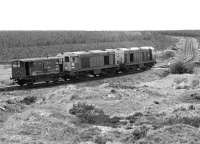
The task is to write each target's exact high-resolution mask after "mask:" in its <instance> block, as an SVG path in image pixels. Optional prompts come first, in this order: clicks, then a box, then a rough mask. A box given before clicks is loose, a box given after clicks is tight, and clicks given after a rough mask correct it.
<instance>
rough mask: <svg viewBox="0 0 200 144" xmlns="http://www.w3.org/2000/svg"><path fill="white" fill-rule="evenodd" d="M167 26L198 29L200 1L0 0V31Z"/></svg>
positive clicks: (144, 28)
mask: <svg viewBox="0 0 200 144" xmlns="http://www.w3.org/2000/svg"><path fill="white" fill-rule="evenodd" d="M166 29H171V30H173V29H200V1H199V0H1V1H0V30H166Z"/></svg>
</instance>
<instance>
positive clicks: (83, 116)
mask: <svg viewBox="0 0 200 144" xmlns="http://www.w3.org/2000/svg"><path fill="white" fill-rule="evenodd" d="M69 113H70V114H73V115H76V116H77V117H78V118H79V119H80V120H81V122H85V123H90V124H103V125H106V123H108V122H110V118H109V116H108V115H105V114H104V112H103V110H101V109H98V108H96V107H95V106H93V105H90V104H86V103H81V102H79V103H77V104H74V105H73V107H72V108H71V109H70V110H69Z"/></svg>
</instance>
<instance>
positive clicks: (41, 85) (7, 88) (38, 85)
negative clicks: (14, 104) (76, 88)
mask: <svg viewBox="0 0 200 144" xmlns="http://www.w3.org/2000/svg"><path fill="white" fill-rule="evenodd" d="M143 71H144V70H142V69H139V70H137V71H129V72H123V73H122V72H120V73H116V74H109V75H104V76H98V77H80V78H79V79H75V80H74V79H73V80H68V81H63V80H62V81H58V82H51V83H35V84H34V85H25V86H19V85H10V86H4V87H0V92H4V91H14V90H28V89H41V88H50V87H54V86H61V85H65V84H76V83H83V82H88V81H95V80H102V79H106V78H112V77H119V76H124V75H129V74H136V73H140V72H143Z"/></svg>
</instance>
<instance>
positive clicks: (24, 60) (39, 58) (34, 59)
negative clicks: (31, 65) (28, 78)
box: [11, 57, 58, 62]
mask: <svg viewBox="0 0 200 144" xmlns="http://www.w3.org/2000/svg"><path fill="white" fill-rule="evenodd" d="M52 59H58V57H38V58H25V59H14V60H12V61H11V62H13V61H23V62H29V61H41V60H52Z"/></svg>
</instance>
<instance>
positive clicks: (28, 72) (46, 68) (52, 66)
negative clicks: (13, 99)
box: [11, 57, 60, 86]
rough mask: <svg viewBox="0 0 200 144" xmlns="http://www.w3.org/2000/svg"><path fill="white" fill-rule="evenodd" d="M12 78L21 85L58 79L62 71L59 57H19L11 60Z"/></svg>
mask: <svg viewBox="0 0 200 144" xmlns="http://www.w3.org/2000/svg"><path fill="white" fill-rule="evenodd" d="M11 65H12V78H11V79H13V80H15V81H16V83H18V84H19V85H21V86H22V85H24V84H25V83H27V84H32V83H34V82H41V81H51V80H52V81H56V80H57V79H58V76H59V75H58V74H59V73H60V65H59V58H57V57H45V58H30V59H18V60H13V61H12V62H11Z"/></svg>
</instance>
